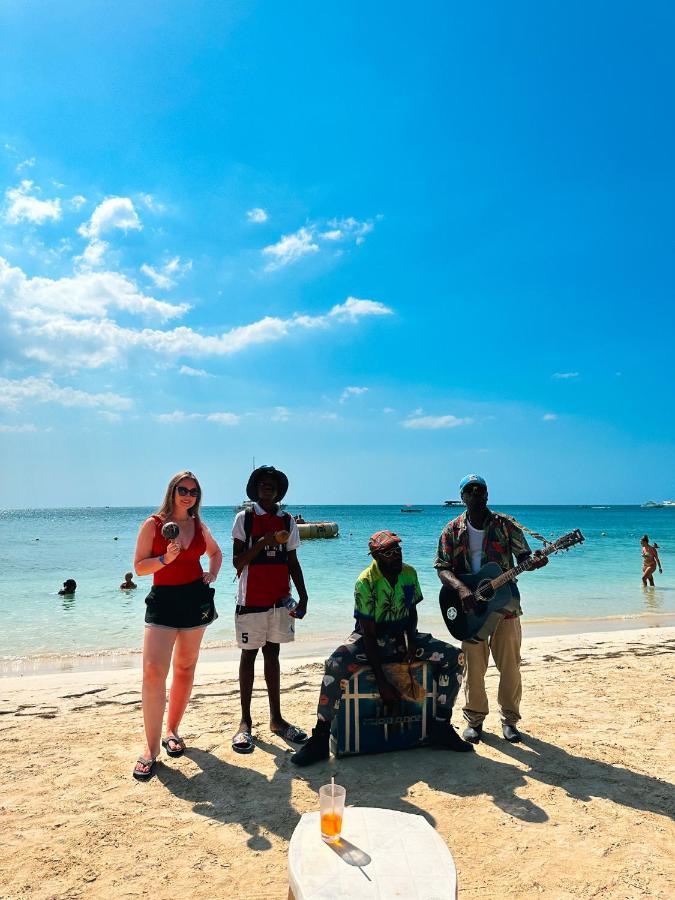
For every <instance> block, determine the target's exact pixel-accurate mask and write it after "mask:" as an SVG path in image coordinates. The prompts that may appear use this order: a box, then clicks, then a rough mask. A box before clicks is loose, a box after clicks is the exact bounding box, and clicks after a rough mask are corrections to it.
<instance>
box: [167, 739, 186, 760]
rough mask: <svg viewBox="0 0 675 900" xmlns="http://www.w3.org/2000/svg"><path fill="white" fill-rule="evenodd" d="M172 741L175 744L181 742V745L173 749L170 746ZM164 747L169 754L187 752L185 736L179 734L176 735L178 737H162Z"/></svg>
mask: <svg viewBox="0 0 675 900" xmlns="http://www.w3.org/2000/svg"><path fill="white" fill-rule="evenodd" d="M170 742H171V743H173V744H179V745H180V746H179V747H178V749H177V750H172V749H171V748H170V747H169V743H170ZM162 747H164V749H165V750H166V755H167V756H182V755H183V754H184V753H185V741H184V740H183V738H181V737H178V735H176V737H168V738H162Z"/></svg>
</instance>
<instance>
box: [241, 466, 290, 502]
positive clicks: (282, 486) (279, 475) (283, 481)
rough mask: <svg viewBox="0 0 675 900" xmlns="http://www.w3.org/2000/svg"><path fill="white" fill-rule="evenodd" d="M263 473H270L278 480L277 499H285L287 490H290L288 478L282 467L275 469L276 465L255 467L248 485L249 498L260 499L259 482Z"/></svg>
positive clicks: (247, 494)
mask: <svg viewBox="0 0 675 900" xmlns="http://www.w3.org/2000/svg"><path fill="white" fill-rule="evenodd" d="M263 475H269V476H270V477H271V478H273V479H274V480H275V481H276V483H277V496H276V498H275V499H276V500H277V501H278V500H283V499H284V497H285V496H286V491H287V490H288V478H286V476H285V475H284V473H283V472H282V471H281V470H280V469H275V468H274V466H258V468H257V469H254V470H253V472H251V477H250V478H249V480H248V484H247V485H246V496H247V497H248V498H249V500H257V499H258V490H257V489H258V482H259V481H260V479H261V478H262V477H263Z"/></svg>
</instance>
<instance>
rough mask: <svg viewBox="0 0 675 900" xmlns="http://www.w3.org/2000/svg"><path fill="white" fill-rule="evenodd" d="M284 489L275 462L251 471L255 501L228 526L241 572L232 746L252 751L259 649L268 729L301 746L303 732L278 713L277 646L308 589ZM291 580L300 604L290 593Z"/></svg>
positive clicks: (288, 634) (289, 633) (287, 635)
mask: <svg viewBox="0 0 675 900" xmlns="http://www.w3.org/2000/svg"><path fill="white" fill-rule="evenodd" d="M287 490H288V478H287V477H286V475H285V474H284V473H283V472H281V471H280V470H279V469H275V468H274V466H260V467H259V468H257V469H255V471H254V472H253V473H252V474H251V477H250V478H249V480H248V484H247V486H246V495H247V496H248V498H249V499H250V500H252V501H253V504H252V506H251V507H250V508H248V509H243V510H241V511H240V512H238V513H237V515H236V517H235V520H234V525H233V526H232V539H233V550H232V563H233V565H234V567H235V568H236V570H237V574H238V576H239V587H238V592H237V608H236V613H235V631H236V636H237V646H238V647H239V648H240V649H241V659H240V662H239V690H240V694H241V722H240V723H239V728H238V730H237V733H236V734H235V736H234V738H233V739H232V749H233V750H235V751H236V752H237V753H252V752H253V750H254V743H253V736H252V734H251V727H252V719H251V696H252V694H253V680H254V676H255V660H256V656H257V655H258V650H259V649H261V648H262V652H263V658H264V662H265V668H264V671H265V682H266V685H267V695H268V697H269V704H270V730H271V731H272V732H273V733H274V734H278V735H279V736H280V737H283V738H285V740H287V741H290V742H292V743H295V744H303V743H304V742H305V741H306V740H307V735H306V733H305V732H304V731H302V730H301V729H299V728H296V727H295V726H294V725H291V724H289V723H288V722H287V721H286V720H285V719H284V718H283V716H282V715H281V698H280V678H281V672H280V667H279V649H280V645H281V644H285V643H289V642H290V641H293V640H294V639H295V619H300V618H302V617H303V616H304V615H305V612H306V610H307V590H306V588H305V581H304V577H303V574H302V569H301V568H300V562H299V560H298V556H297V552H296V551H297V547H298V544H299V543H300V536H299V534H298V526H297V525H296V523H295V520H294V519H293V517H292V516H290V515H289V514H288V513H284V512H282V511H281V510H280V508H279V502H280V501H281V500H282V499H283V498H284V496H285V495H286V491H287ZM291 580H292V581H293V584H294V585H295V588H296V590H297V593H298V603H297V604H296V603H295V601H294V600H293V598H292V597H291V585H290V582H291Z"/></svg>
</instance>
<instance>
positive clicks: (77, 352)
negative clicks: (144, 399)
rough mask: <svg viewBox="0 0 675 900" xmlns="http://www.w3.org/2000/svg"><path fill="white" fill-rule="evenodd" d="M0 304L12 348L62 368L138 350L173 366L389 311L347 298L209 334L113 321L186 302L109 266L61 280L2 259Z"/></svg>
mask: <svg viewBox="0 0 675 900" xmlns="http://www.w3.org/2000/svg"><path fill="white" fill-rule="evenodd" d="M0 309H4V310H5V316H6V319H7V326H8V331H9V333H10V334H11V338H12V344H13V347H14V349H15V351H16V353H17V354H19V355H21V354H22V355H23V356H24V357H26V358H28V359H33V360H37V361H40V362H43V363H49V364H51V365H54V366H59V367H63V368H67V369H69V370H72V369H74V368H77V367H83V366H84V367H89V368H96V367H100V366H103V365H109V364H115V363H119V362H120V360H122V359H123V358H124V357H125V356H127V355H130V354H137V353H139V352H146V351H149V352H152V353H155V354H158V355H160V356H164V357H167V358H170V359H171V360H172V362H173V364H174V365H176V363H179V362H183V360H182V359H180V357H183V358H186V357H187V358H188V360H189V358H193V359H200V360H201V359H203V358H206V357H209V356H216V357H217V356H228V355H230V354H234V353H239V352H241V351H243V350H245V349H248V348H250V347H253V346H257V345H259V344H265V343H271V342H274V341H279V340H282V339H283V338H285V337H287V336H289V335H290V334H291V333H293V332H298V331H303V330H312V329H319V328H320V329H324V330H325V329H328V328H331V327H335V326H337V325H343V324H349V325H355V324H357V323H358V322H359V321H360V320H361V319H362V318H365V317H371V316H385V315H391V314H392V310H391V309H390V308H389V307H387V306H385V305H384V304H383V303H379V302H377V301H374V300H362V299H358V298H355V297H348V298H347V300H346V301H345V302H344V303H339V304H336V305H335V306H334V307H332V309H331V310H329V312H327V313H324V314H320V315H314V316H309V315H301V314H297V313H295V314H293V315H292V316H290V317H288V318H286V319H282V318H278V317H272V316H265V317H264V318H262V319H260V320H258V321H256V322H252V323H249V324H246V325H241V326H237V327H235V328H232V329H230V330H229V331H225V332H221V333H220V334H214V335H209V334H203V333H202V332H200V331H196V330H194V329H192V328H190V327H187V326H180V327H176V328H173V329H169V330H163V329H161V328H149V327H144V328H138V327H134V326H133V325H130V324H127V323H125V324H124V325H121V324H119V323H118V322H117V321H116V320H115V318H114V313H115V311H116V310H119V311H122V312H124V313H125V314H128V315H143V316H146V317H153V318H154V319H157V320H159V321H160V322H162V323H164V322H166V321H168V320H170V319H173V318H176V317H180V316H183V315H184V314H185V313H186V312H187V311H188V309H189V306H188V305H187V304H185V303H177V304H172V303H168V302H166V301H163V300H157V299H155V298H154V297H151V296H148V295H146V294H144V293H143V292H142V291H141V290H139V288H138V287H137V286H136V284H135V283H134V282H133V281H132V280H131V279H129V278H127V277H126V276H125V275H122V274H120V273H117V272H79V273H77V274H76V275H74V276H71V277H67V278H61V279H50V278H44V277H39V278H37V277H36V278H28V277H27V276H26V274H25V273H24V272H23V271H22V270H21V269H19V268H17V267H13V266H10V265H9V263H8V262H7V261H6V260H4V259H2V258H0ZM188 360H186V361H188ZM184 374H185V373H184Z"/></svg>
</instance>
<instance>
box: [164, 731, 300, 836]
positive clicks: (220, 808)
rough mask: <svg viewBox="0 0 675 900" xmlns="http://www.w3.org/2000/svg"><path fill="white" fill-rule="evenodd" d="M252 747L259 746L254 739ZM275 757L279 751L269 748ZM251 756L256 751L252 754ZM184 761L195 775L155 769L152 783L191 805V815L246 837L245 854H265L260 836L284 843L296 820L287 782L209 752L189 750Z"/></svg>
mask: <svg viewBox="0 0 675 900" xmlns="http://www.w3.org/2000/svg"><path fill="white" fill-rule="evenodd" d="M256 744H257V745H259V744H260V742H259V741H258V740H256ZM267 747H269V748H272V750H273V751H276V752H277V753H279V754H284V752H285V751H283V750H281V749H279V748H276V747H273V745H271V744H269V745H267ZM256 752H257V751H256ZM185 756H186V757H188V759H191V760H192V761H193V762H195V763H196V764H197V765H198V766H199V768H200V769H201V771H200V772H198V773H197V774H196V775H190V776H188V775H185V774H184V773H183V772H182V771H181V770H180V769H179V768H176V767H169V766H159V767H158V768H157V779H158V781H160V782H161V783H162V784H163V785H164V786H165V787H166V789H167V790H169V791H171V793H172V794H173V795H174V796H176V797H179V798H180V799H181V800H184V801H185V802H187V803H191V804H192V811H193V812H195V813H197V814H198V815H200V816H206V817H207V818H209V819H214V820H215V821H217V822H221V823H222V824H229V823H234V824H237V825H241V827H242V828H243V829H244V830H245V831H247V832H248V834H249V838H248V840H247V841H246V843H247V845H248V846H249V847H250V848H251V850H269V849H270V848H271V846H272V844H271V842H270V841H269V839H268V838H267V837H266V836H265V832H266V831H269V832H272V833H273V834H276V835H278V836H279V837H281V838H283V839H284V840H289V839H290V836H291V834H292V833H293V829H294V828H295V826H296V824H297V821H298V813H297V811H296V810H295V809H294V807H293V806H291V802H290V798H291V778H286V779H283V778H282V779H277V777H276V774H277V773H275V777H274V778H273V781H274V782H275V784H274V785H272V782H271V781H270V780H269V779H268V778H266V776H265V775H263V774H261V773H260V772H258V771H256V770H255V769H253V768H241V767H240V766H233V765H231V764H229V763H227V762H225V761H224V760H222V759H219V758H218V757H217V756H214V754H213V753H209V752H208V751H206V750H200V749H198V748H196V747H190V748H188V750H186V752H185Z"/></svg>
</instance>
